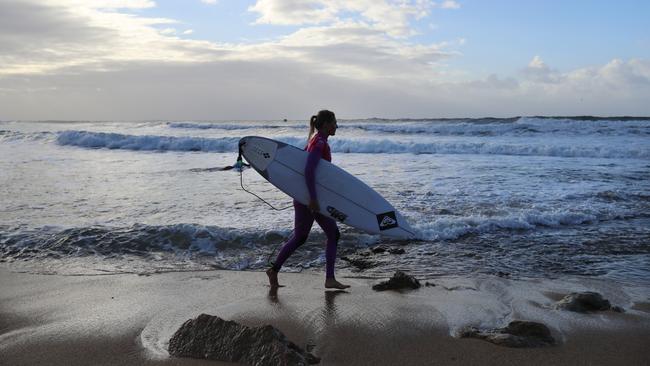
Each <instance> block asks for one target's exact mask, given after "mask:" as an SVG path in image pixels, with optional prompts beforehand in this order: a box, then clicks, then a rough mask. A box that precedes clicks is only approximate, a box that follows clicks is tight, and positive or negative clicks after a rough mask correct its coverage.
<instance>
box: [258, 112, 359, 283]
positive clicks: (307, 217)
mask: <svg viewBox="0 0 650 366" xmlns="http://www.w3.org/2000/svg"><path fill="white" fill-rule="evenodd" d="M337 127H338V125H337V124H336V116H334V112H331V111H328V110H322V111H320V112H318V114H317V115H316V116H312V117H311V119H310V121H309V136H308V139H307V141H308V142H307V146H306V147H305V150H306V151H308V152H309V156H308V157H307V164H306V165H305V184H306V185H307V189H308V191H309V199H310V200H309V205H307V206H305V205H303V204H302V203H300V202H298V201H296V200H294V201H293V208H294V211H295V223H294V230H293V235H291V237H290V238H289V240H288V241H287V242H286V243H284V245H283V246H282V249H281V250H280V253H278V257H277V258H276V260H275V263H274V264H273V267H271V268H269V269H268V270H267V271H266V274H267V275H268V277H269V284H270V285H271V288H277V287H280V284H279V283H278V272H280V268H282V264H284V262H285V261H286V260H287V258H289V256H291V254H292V253H293V252H294V251H295V250H296V249H297V248H298V247H299V246H301V245H302V244H304V243H305V241H307V238H308V237H309V232H310V231H311V227H312V225H313V224H314V221H316V222H317V223H318V225H319V226H320V227H321V228H322V229H323V231H324V232H325V235H326V236H327V246H326V248H325V267H326V275H325V287H326V288H336V289H346V288H348V287H350V286H349V285H344V284H342V283H340V282H339V281H337V280H336V278H335V277H334V262H335V261H336V247H337V245H338V241H339V237H340V233H339V229H338V227H337V226H336V221H334V220H333V219H331V218H329V217H326V216H323V215H321V214H319V213H318V210H319V206H318V201H317V199H316V168H317V166H318V163H319V161H320V160H321V159H325V160H327V161H332V155H331V152H330V147H329V144H328V143H327V138H328V137H329V136H334V135H335V134H336V129H337ZM315 131H316V133H315V134H314V132H315Z"/></svg>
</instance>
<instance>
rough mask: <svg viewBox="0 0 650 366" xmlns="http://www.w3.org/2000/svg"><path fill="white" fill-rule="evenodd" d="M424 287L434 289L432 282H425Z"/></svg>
mask: <svg viewBox="0 0 650 366" xmlns="http://www.w3.org/2000/svg"><path fill="white" fill-rule="evenodd" d="M424 286H426V287H435V286H436V284H435V283H433V282H425V283H424Z"/></svg>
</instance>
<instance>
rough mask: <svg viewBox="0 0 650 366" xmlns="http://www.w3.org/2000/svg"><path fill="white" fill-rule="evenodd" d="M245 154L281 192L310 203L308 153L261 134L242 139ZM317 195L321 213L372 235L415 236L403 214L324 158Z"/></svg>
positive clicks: (318, 169)
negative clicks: (260, 135) (307, 178)
mask: <svg viewBox="0 0 650 366" xmlns="http://www.w3.org/2000/svg"><path fill="white" fill-rule="evenodd" d="M239 149H240V151H241V154H242V156H243V157H244V158H245V159H246V161H248V163H249V164H250V165H251V167H253V168H254V169H255V170H256V171H257V172H258V173H260V174H261V175H262V176H263V177H264V178H266V180H268V181H269V182H271V183H272V184H273V185H274V186H276V187H277V188H278V189H280V190H281V191H282V192H284V193H286V194H288V195H289V196H291V197H293V198H294V199H296V200H297V201H298V202H300V203H302V204H305V205H307V204H308V203H309V191H308V190H307V184H306V183H305V165H306V163H307V156H308V155H309V153H308V152H306V151H304V150H302V149H299V148H297V147H295V146H291V145H288V144H285V143H283V142H280V141H276V140H271V139H267V138H264V137H258V136H247V137H244V138H242V139H241V140H239ZM316 196H317V198H318V204H319V206H320V212H319V213H321V214H322V215H325V216H328V217H331V218H333V219H335V220H336V221H339V222H342V223H344V224H346V225H349V226H352V227H355V228H358V229H361V230H364V231H366V232H368V233H371V234H381V235H386V236H389V237H394V238H400V239H408V238H413V237H414V236H415V235H414V233H413V229H411V227H410V226H409V224H408V222H406V220H405V219H404V217H402V215H401V214H400V213H399V212H398V211H397V210H395V208H394V207H393V206H392V205H391V204H390V203H388V201H386V200H385V199H384V198H383V197H382V196H381V195H380V194H379V193H377V192H376V191H375V190H373V189H372V188H370V187H369V186H368V185H366V184H365V183H364V182H362V181H361V180H359V179H358V178H356V177H354V176H353V175H352V174H350V173H348V172H346V171H345V170H343V169H341V168H339V167H337V166H336V165H334V164H332V163H330V162H328V161H326V160H323V159H321V161H320V162H319V163H318V166H317V167H316Z"/></svg>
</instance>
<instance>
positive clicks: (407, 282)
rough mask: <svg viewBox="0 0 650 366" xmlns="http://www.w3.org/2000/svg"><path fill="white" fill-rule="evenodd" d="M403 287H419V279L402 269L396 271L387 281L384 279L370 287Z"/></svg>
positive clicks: (398, 288) (384, 289)
mask: <svg viewBox="0 0 650 366" xmlns="http://www.w3.org/2000/svg"><path fill="white" fill-rule="evenodd" d="M404 288H407V289H416V288H420V281H418V280H417V279H416V278H415V277H413V276H409V275H407V274H406V273H404V272H402V271H397V272H395V274H394V275H393V277H391V278H390V279H389V280H388V281H384V282H382V283H378V284H376V285H374V286H372V289H373V290H375V291H386V290H400V289H404Z"/></svg>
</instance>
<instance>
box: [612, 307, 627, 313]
mask: <svg viewBox="0 0 650 366" xmlns="http://www.w3.org/2000/svg"><path fill="white" fill-rule="evenodd" d="M611 310H612V311H615V312H617V313H624V312H625V309H623V308H622V307H620V306H612V309H611Z"/></svg>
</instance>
